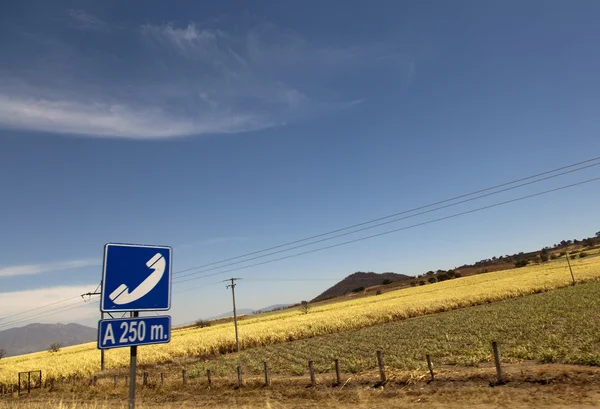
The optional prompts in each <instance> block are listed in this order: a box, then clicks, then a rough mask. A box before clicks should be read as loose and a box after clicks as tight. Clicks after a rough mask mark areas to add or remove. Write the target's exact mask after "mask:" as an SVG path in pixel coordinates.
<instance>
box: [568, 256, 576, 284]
mask: <svg viewBox="0 0 600 409" xmlns="http://www.w3.org/2000/svg"><path fill="white" fill-rule="evenodd" d="M566 257H567V264H568V265H569V271H570V272H571V280H572V282H573V284H572V285H575V276H574V275H573V269H572V268H571V262H570V261H569V252H568V251H567V255H566Z"/></svg>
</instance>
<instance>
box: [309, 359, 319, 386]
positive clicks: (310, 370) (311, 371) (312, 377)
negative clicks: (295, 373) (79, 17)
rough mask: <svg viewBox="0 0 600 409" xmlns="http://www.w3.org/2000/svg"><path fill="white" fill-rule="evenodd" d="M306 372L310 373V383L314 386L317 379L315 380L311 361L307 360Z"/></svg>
mask: <svg viewBox="0 0 600 409" xmlns="http://www.w3.org/2000/svg"><path fill="white" fill-rule="evenodd" d="M308 373H309V374H310V385H311V386H316V385H317V381H316V380H315V370H314V368H313V361H308Z"/></svg>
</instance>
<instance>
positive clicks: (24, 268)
mask: <svg viewBox="0 0 600 409" xmlns="http://www.w3.org/2000/svg"><path fill="white" fill-rule="evenodd" d="M100 264H101V263H100V261H98V260H97V259H80V260H70V261H61V262H55V263H44V264H22V265H17V266H7V267H0V277H10V276H24V275H35V274H43V273H50V272H53V271H64V270H72V269H76V268H84V267H90V266H98V265H100Z"/></svg>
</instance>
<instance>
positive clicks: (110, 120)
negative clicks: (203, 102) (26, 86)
mask: <svg viewBox="0 0 600 409" xmlns="http://www.w3.org/2000/svg"><path fill="white" fill-rule="evenodd" d="M0 123H1V124H3V125H4V126H7V127H10V128H17V129H30V130H35V131H52V132H57V133H66V134H79V135H90V136H121V137H127V138H134V139H135V138H139V139H148V138H166V137H174V136H186V135H194V134H205V133H235V132H242V131H250V130H254V129H263V128H267V127H270V126H272V125H273V123H272V122H271V121H270V120H269V118H266V117H261V116H260V115H252V114H247V113H241V112H240V113H236V114H231V113H227V112H223V113H218V112H211V113H207V112H205V113H199V114H198V115H197V116H196V117H186V116H177V115H171V114H169V113H168V112H165V111H164V110H163V109H162V108H161V107H159V106H143V105H137V106H136V105H127V104H119V103H110V102H97V103H93V102H88V101H76V100H68V99H59V100H48V99H43V98H35V97H32V96H30V97H26V96H21V97H14V96H8V95H2V94H1V93H0Z"/></svg>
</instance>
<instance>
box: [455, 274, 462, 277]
mask: <svg viewBox="0 0 600 409" xmlns="http://www.w3.org/2000/svg"><path fill="white" fill-rule="evenodd" d="M461 277H462V275H461V274H460V273H454V278H461Z"/></svg>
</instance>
